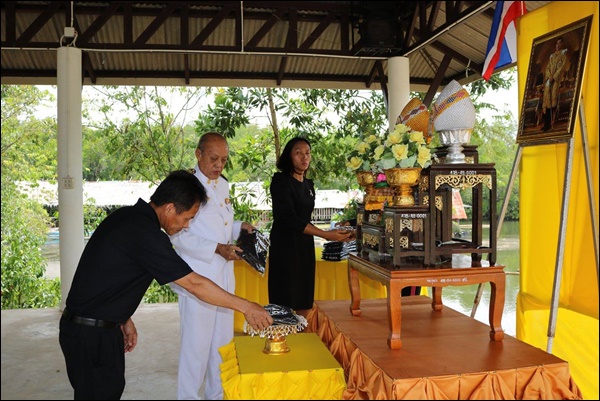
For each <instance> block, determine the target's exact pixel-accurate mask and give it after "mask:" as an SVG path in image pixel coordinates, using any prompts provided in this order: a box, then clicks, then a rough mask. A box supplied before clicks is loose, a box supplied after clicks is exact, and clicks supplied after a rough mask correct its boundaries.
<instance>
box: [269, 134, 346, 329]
mask: <svg viewBox="0 0 600 401" xmlns="http://www.w3.org/2000/svg"><path fill="white" fill-rule="evenodd" d="M310 160H311V154H310V143H309V142H308V140H306V139H305V138H300V137H296V138H292V139H291V140H290V141H289V142H288V143H287V144H286V145H285V148H284V149H283V152H282V153H281V156H280V157H279V159H278V160H277V168H278V169H279V170H280V172H277V173H275V174H274V175H273V178H272V180H271V187H270V190H271V199H272V202H273V226H272V228H271V247H270V248H269V303H272V304H277V305H282V306H287V307H290V308H292V309H294V310H295V311H296V313H297V314H299V315H303V316H304V317H306V316H307V315H308V312H309V311H310V310H311V309H312V307H313V300H314V294H315V242H314V236H315V235H316V236H319V237H321V238H324V239H326V240H328V241H348V240H350V235H351V233H350V232H349V231H347V230H332V231H324V230H321V229H319V228H317V227H315V226H314V225H313V224H312V223H311V222H310V218H311V215H312V212H313V209H314V207H315V187H314V185H313V182H312V180H310V179H308V178H306V171H307V170H308V167H309V165H310Z"/></svg>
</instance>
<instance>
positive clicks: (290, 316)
mask: <svg viewBox="0 0 600 401" xmlns="http://www.w3.org/2000/svg"><path fill="white" fill-rule="evenodd" d="M264 308H265V309H266V310H267V312H269V315H271V317H272V318H273V325H275V326H276V325H282V324H287V325H295V324H298V322H299V320H298V315H296V314H295V313H294V311H293V310H292V308H289V307H287V306H282V305H277V304H268V305H265V306H264Z"/></svg>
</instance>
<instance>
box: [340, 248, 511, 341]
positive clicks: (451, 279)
mask: <svg viewBox="0 0 600 401" xmlns="http://www.w3.org/2000/svg"><path fill="white" fill-rule="evenodd" d="M474 265H475V266H452V265H451V264H445V265H437V266H424V265H412V266H402V267H395V266H394V265H393V263H392V262H391V261H386V262H376V261H372V260H370V259H368V257H362V256H359V255H358V254H356V253H354V252H353V253H351V254H350V256H349V258H348V282H349V285H350V294H351V298H352V301H351V303H350V312H351V313H352V315H354V316H360V314H361V310H360V280H359V273H362V274H364V275H365V276H367V277H369V278H371V279H373V280H377V281H379V282H381V283H383V284H385V285H386V286H387V308H388V325H389V335H388V340H387V343H388V346H389V347H390V348H391V349H400V348H402V337H401V329H402V297H401V296H400V291H401V290H402V288H404V287H408V286H422V287H432V293H433V294H432V301H431V307H432V308H433V310H436V311H440V310H442V307H443V304H442V288H443V287H446V286H449V285H470V284H478V283H487V282H489V283H490V284H491V287H492V291H491V295H490V314H489V318H490V328H491V330H490V338H491V339H492V340H494V341H502V340H503V339H504V330H502V324H501V323H502V312H503V310H504V290H505V285H506V275H505V273H504V266H500V265H495V266H481V263H474Z"/></svg>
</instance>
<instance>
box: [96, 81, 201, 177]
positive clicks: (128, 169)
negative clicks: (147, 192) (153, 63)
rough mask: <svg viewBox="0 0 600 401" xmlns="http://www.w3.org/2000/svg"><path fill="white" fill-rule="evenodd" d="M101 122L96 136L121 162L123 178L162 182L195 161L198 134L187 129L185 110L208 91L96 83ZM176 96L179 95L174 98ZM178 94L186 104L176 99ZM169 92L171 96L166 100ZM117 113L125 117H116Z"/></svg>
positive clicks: (110, 153) (97, 123)
mask: <svg viewBox="0 0 600 401" xmlns="http://www.w3.org/2000/svg"><path fill="white" fill-rule="evenodd" d="M94 88H95V90H96V91H97V92H98V94H99V95H100V96H98V97H97V99H98V102H99V104H97V105H96V106H97V107H98V110H99V112H100V113H101V115H102V116H103V118H102V120H101V121H98V122H95V123H94V122H93V123H91V124H90V126H91V127H94V128H96V131H97V132H96V135H100V136H103V137H105V138H106V141H107V143H106V151H107V153H108V156H110V157H113V158H116V159H118V160H119V163H118V164H117V165H118V167H119V169H120V170H121V171H122V173H121V174H122V176H121V177H120V179H142V180H146V181H150V182H153V183H155V184H157V183H159V182H160V181H161V180H162V179H164V177H166V176H167V175H168V173H169V172H171V171H173V170H178V169H181V168H189V166H192V165H194V163H193V160H194V153H193V151H192V150H193V149H194V148H195V145H196V143H197V138H196V137H195V135H193V131H192V130H191V129H190V128H186V124H185V121H186V119H187V118H188V116H187V113H188V112H189V111H190V110H191V109H193V108H194V107H195V105H196V104H197V103H198V102H200V101H201V100H202V99H203V98H204V89H202V88H195V89H193V90H189V89H186V88H158V87H140V86H131V87H114V86H109V87H94ZM176 95H177V96H176ZM179 95H181V96H182V97H183V103H181V104H176V102H175V101H174V100H173V99H174V98H178V97H179ZM166 96H171V99H170V100H168V99H167V98H166ZM115 115H121V116H123V118H122V119H115V118H114V116H115Z"/></svg>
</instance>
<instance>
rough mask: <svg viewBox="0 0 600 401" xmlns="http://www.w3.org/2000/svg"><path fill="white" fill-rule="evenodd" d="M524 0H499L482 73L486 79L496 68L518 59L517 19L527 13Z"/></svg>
mask: <svg viewBox="0 0 600 401" xmlns="http://www.w3.org/2000/svg"><path fill="white" fill-rule="evenodd" d="M526 12H527V10H526V9H525V2H524V1H497V2H496V10H495V12H494V20H493V21H492V30H491V31H490V38H489V40H488V45H487V55H486V57H485V62H484V64H483V72H482V73H481V75H482V76H483V79H485V80H486V81H487V80H489V79H490V77H491V76H492V73H493V72H494V70H495V69H496V68H500V67H502V66H505V65H507V64H510V63H514V62H515V61H517V30H516V28H515V20H516V19H517V18H519V17H520V16H521V15H523V14H525V13H526Z"/></svg>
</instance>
